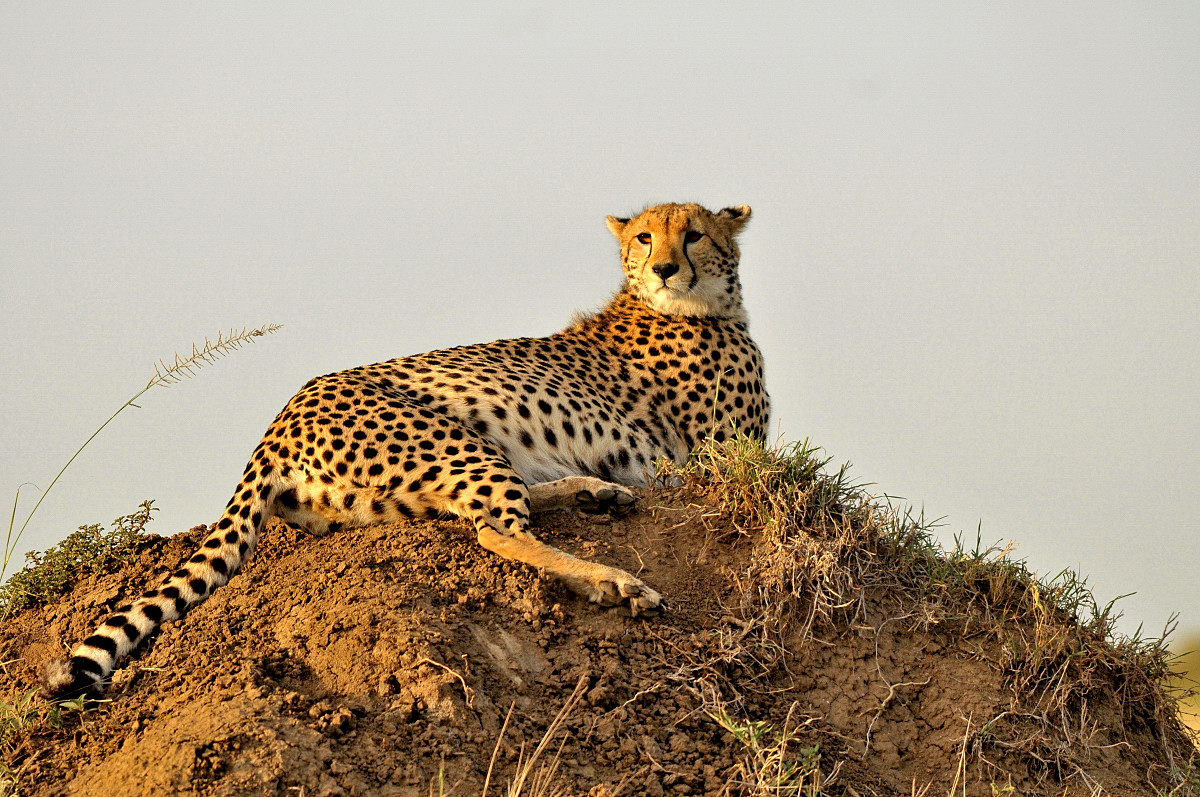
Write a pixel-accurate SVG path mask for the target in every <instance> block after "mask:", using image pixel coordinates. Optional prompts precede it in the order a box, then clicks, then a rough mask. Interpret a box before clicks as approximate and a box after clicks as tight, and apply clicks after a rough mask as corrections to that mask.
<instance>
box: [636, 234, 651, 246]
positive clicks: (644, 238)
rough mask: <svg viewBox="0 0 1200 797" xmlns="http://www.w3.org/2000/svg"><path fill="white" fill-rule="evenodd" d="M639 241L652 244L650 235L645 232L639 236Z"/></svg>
mask: <svg viewBox="0 0 1200 797" xmlns="http://www.w3.org/2000/svg"><path fill="white" fill-rule="evenodd" d="M637 239H638V240H639V241H641V242H642V243H644V244H648V243H650V233H648V232H644V233H642V234H641V235H639V236H638V237H637Z"/></svg>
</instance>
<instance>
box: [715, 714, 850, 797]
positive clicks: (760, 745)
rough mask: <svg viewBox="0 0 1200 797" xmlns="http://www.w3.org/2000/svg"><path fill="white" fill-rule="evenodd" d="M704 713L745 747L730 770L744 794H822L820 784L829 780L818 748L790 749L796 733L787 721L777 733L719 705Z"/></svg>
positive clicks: (812, 796)
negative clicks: (736, 716) (733, 768)
mask: <svg viewBox="0 0 1200 797" xmlns="http://www.w3.org/2000/svg"><path fill="white" fill-rule="evenodd" d="M707 713H708V716H709V717H711V718H712V719H713V721H714V722H716V723H717V724H718V725H720V726H721V727H722V728H724V729H725V730H726V731H727V732H729V734H730V735H732V736H733V738H734V739H737V741H738V742H739V743H741V745H742V746H743V747H744V748H745V755H744V756H743V758H742V760H741V761H740V762H739V763H738V764H737V765H736V767H735V771H734V772H733V773H731V774H732V775H733V780H732V781H731V782H732V783H736V785H738V786H740V787H742V788H743V789H745V790H746V791H745V793H746V794H751V795H756V797H757V796H759V795H761V797H775V796H776V795H786V796H787V797H818V795H820V794H821V787H822V785H825V784H827V783H828V781H826V780H824V779H823V778H822V775H821V769H820V764H821V747H820V745H816V744H814V745H810V746H807V747H795V746H792V749H791V751H789V745H792V742H794V741H795V740H796V738H797V736H798V734H797V733H796V731H795V730H794V729H789V728H788V722H787V721H785V722H784V724H783V731H782V732H780V733H776V732H775V731H774V730H773V729H772V727H771V725H770V724H769V723H766V722H763V721H761V720H742V721H739V720H737V719H735V718H734V717H733V716H731V715H730V714H729V713H728V712H727V711H726V710H725V708H724V707H723V706H720V705H718V706H716V707H713V708H711V709H710V710H709V711H708V712H707ZM789 719H790V717H789Z"/></svg>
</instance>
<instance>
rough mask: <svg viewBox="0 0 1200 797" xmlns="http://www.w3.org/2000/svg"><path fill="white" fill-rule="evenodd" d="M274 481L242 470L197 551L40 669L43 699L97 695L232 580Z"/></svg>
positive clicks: (276, 488) (270, 507)
mask: <svg viewBox="0 0 1200 797" xmlns="http://www.w3.org/2000/svg"><path fill="white" fill-rule="evenodd" d="M282 489H283V487H282V485H281V482H280V480H279V479H278V478H277V477H276V478H271V477H269V476H268V474H257V473H255V472H254V471H253V470H252V469H247V472H246V475H245V476H244V477H243V478H242V482H241V484H240V485H239V486H238V490H237V493H235V494H234V496H233V498H232V499H230V501H229V506H228V507H226V509H225V514H224V515H223V516H222V517H221V520H220V521H219V522H218V523H217V525H216V527H215V528H214V529H213V531H212V532H211V533H210V534H209V535H208V537H207V538H206V539H205V540H204V543H203V544H202V545H201V546H200V548H199V550H197V551H196V553H195V554H194V555H193V556H192V557H191V558H190V559H188V560H187V562H185V563H184V564H182V565H181V566H180V567H179V569H178V570H176V571H175V572H173V573H171V574H170V575H168V576H166V577H165V578H164V579H163V581H162V583H161V584H160V585H159V586H158V587H157V588H155V589H151V590H149V591H147V592H143V593H142V594H141V596H140V597H139V598H138V599H137V600H135V601H134V602H133V603H132V604H128V605H125V606H122V607H120V608H119V609H117V612H116V614H114V615H113V616H111V617H109V618H108V619H107V620H105V621H104V622H103V623H102V624H101V625H100V627H99V628H97V629H96V630H95V632H93V633H92V635H91V636H89V637H88V638H87V639H85V640H83V642H80V643H79V644H78V645H76V646H75V649H74V650H73V651H71V658H70V659H66V660H63V659H58V660H55V661H52V662H50V663H49V664H48V665H46V668H45V671H44V672H43V681H44V683H45V686H46V691H47V692H48V693H49V696H50V697H51V698H54V699H68V698H72V697H79V696H83V695H90V696H99V695H101V694H103V692H104V686H105V683H106V682H107V680H108V677H109V676H110V675H112V672H113V670H114V669H116V666H117V662H119V661H120V660H121V659H122V658H124V657H125V656H128V655H129V654H130V653H132V652H133V651H134V650H135V649H136V648H137V646H138V645H139V644H141V643H142V642H143V641H145V639H146V638H147V637H148V636H150V635H151V634H152V633H154V632H155V631H156V630H157V629H158V627H159V626H160V625H162V624H163V623H164V622H166V621H168V620H175V619H177V618H179V617H182V616H183V614H184V613H185V612H186V611H187V610H188V609H189V608H191V607H192V606H194V605H195V604H197V603H199V602H200V601H202V600H204V599H205V598H207V597H208V596H209V595H210V594H212V592H213V590H215V589H216V588H217V587H219V586H221V585H223V584H225V583H226V582H228V581H229V579H231V578H233V576H235V575H236V574H237V572H238V571H239V570H241V569H242V566H243V565H245V563H246V562H247V560H248V559H249V558H250V556H251V554H253V553H254V547H255V545H256V544H257V543H258V535H259V532H260V531H261V529H262V527H263V524H264V523H265V522H266V521H267V520H268V519H269V518H270V517H271V516H272V515H273V514H274V508H275V498H276V497H277V496H278V495H279V493H280V492H281V491H282Z"/></svg>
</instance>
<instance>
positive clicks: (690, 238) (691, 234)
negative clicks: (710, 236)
mask: <svg viewBox="0 0 1200 797" xmlns="http://www.w3.org/2000/svg"><path fill="white" fill-rule="evenodd" d="M703 237H704V235H703V234H702V233H698V232H696V231H695V230H688V232H687V234H686V235H684V236H683V240H684V241H685V242H687V243H689V244H694V243H696V241H699V240H700V239H701V238H703Z"/></svg>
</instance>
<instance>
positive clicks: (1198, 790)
mask: <svg viewBox="0 0 1200 797" xmlns="http://www.w3.org/2000/svg"><path fill="white" fill-rule="evenodd" d="M1169 777H1170V779H1171V787H1170V789H1163V790H1161V791H1160V792H1159V794H1161V795H1162V797H1192V795H1196V794H1200V763H1198V762H1197V761H1195V760H1194V759H1193V760H1191V761H1188V762H1187V764H1185V765H1184V766H1182V767H1173V768H1172V769H1171V772H1170V774H1169Z"/></svg>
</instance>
